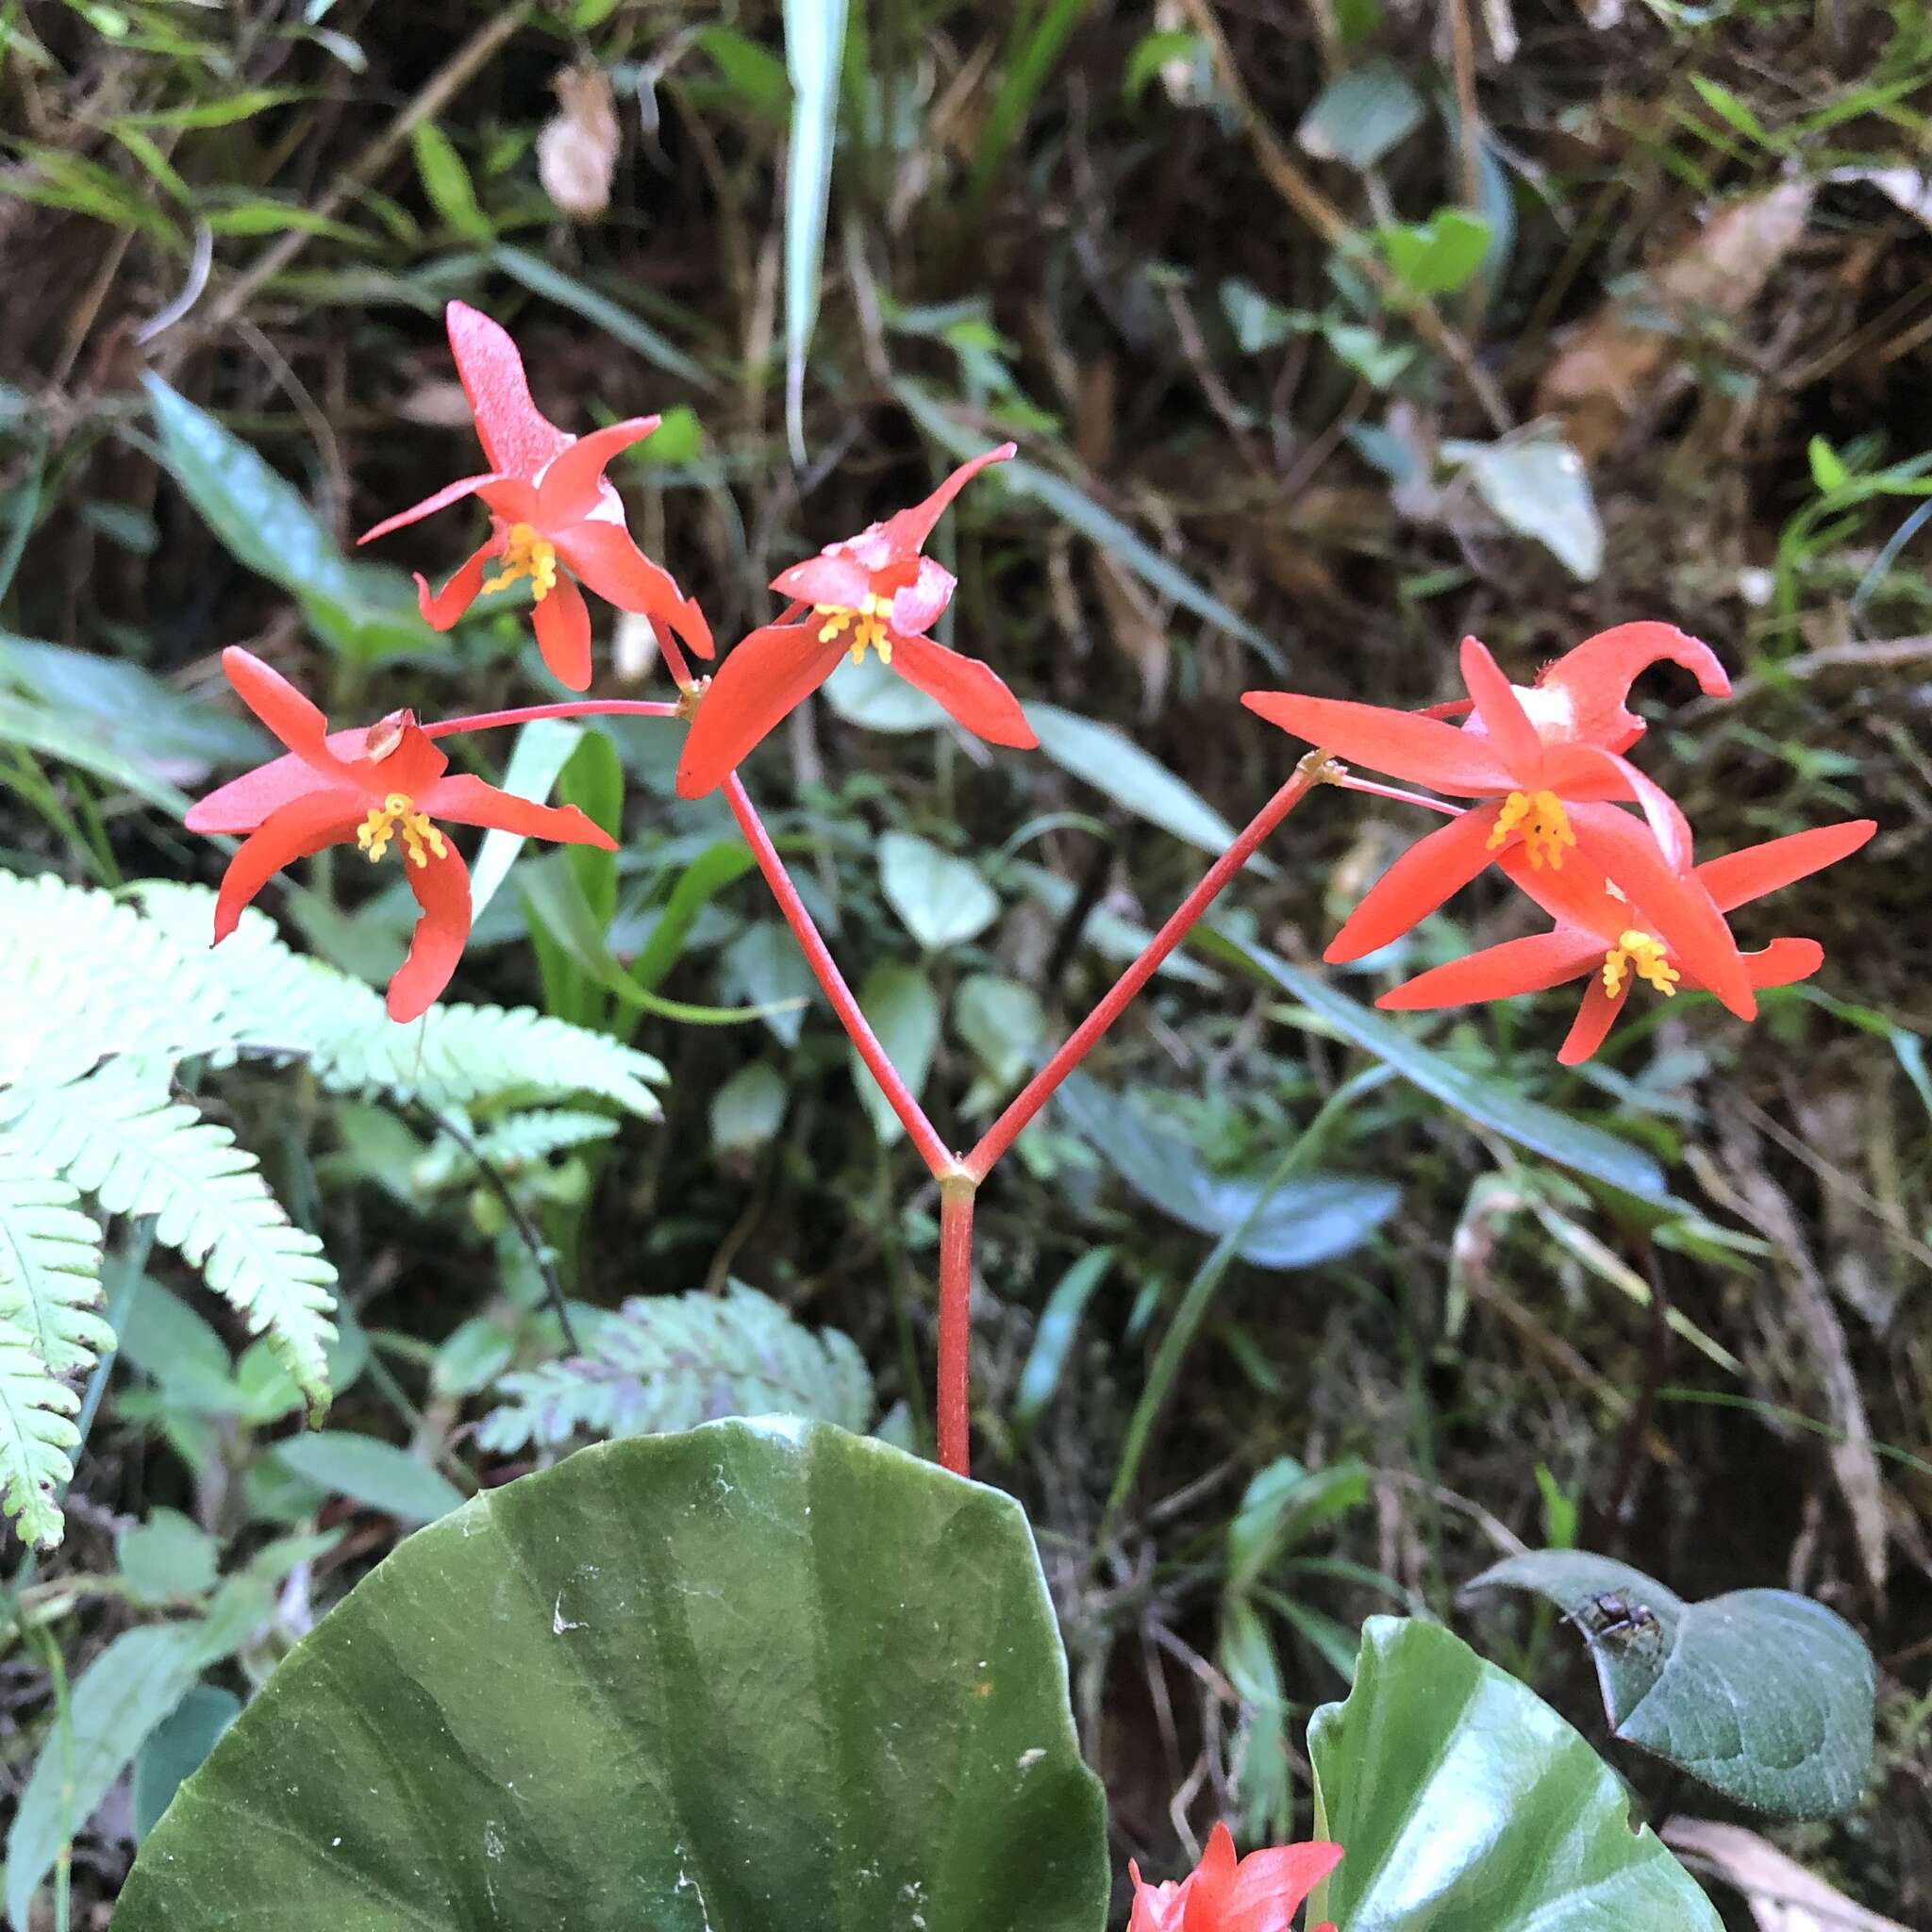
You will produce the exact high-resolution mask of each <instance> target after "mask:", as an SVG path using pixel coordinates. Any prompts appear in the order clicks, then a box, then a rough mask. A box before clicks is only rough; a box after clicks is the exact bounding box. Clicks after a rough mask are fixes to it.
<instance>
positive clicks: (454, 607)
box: [416, 537, 503, 630]
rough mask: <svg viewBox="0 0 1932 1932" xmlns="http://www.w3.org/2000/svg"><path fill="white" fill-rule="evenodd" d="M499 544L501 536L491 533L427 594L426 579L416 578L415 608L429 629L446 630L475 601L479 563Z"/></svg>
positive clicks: (480, 581)
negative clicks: (493, 535) (436, 588)
mask: <svg viewBox="0 0 1932 1932" xmlns="http://www.w3.org/2000/svg"><path fill="white" fill-rule="evenodd" d="M502 548H503V539H502V538H501V537H492V538H491V540H490V541H489V542H487V543H486V544H484V546H483V547H482V549H480V550H478V551H475V553H473V554H472V555H471V556H470V557H469V558H467V559H466V560H465V562H464V563H463V565H462V567H461V568H460V569H459V570H458V572H457V574H456V575H455V576H453V577H451V578H450V580H449V582H448V583H446V584H445V585H443V587H442V589H441V590H440V591H437V592H436V593H435V594H434V595H431V593H430V590H429V585H428V582H427V580H426V579H425V578H424V577H423V576H421V575H418V576H417V578H416V608H418V609H419V610H421V611H422V613H423V621H424V622H425V624H426V625H429V627H430V628H431V629H432V630H448V629H449V628H450V627H451V625H454V624H455V623H456V621H457V619H458V618H459V617H460V616H461V615H462V614H463V612H464V611H466V610H467V609H468V608H470V606H471V605H472V604H474V603H475V601H476V593H477V592H478V591H481V590H482V588H483V566H484V565H485V564H486V563H488V562H489V561H490V559H491V558H492V557H494V556H496V555H497V553H498V552H499V551H501V550H502Z"/></svg>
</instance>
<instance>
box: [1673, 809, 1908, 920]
mask: <svg viewBox="0 0 1932 1932" xmlns="http://www.w3.org/2000/svg"><path fill="white" fill-rule="evenodd" d="M1877 829H1878V821H1877V820H1876V819H1847V820H1846V821H1845V822H1844V823H1843V824H1838V825H1814V826H1813V827H1812V828H1811V829H1810V830H1809V831H1807V832H1793V833H1791V834H1790V837H1789V838H1785V839H1769V840H1767V841H1765V842H1764V843H1763V844H1762V845H1747V846H1745V847H1744V849H1743V850H1742V851H1741V852H1726V853H1725V854H1724V857H1723V858H1712V859H1707V860H1706V861H1705V863H1704V864H1702V865H1700V866H1699V867H1698V868H1697V882H1698V884H1699V885H1701V886H1702V887H1703V888H1704V890H1705V891H1707V892H1708V893H1709V894H1710V896H1711V897H1712V899H1714V900H1715V901H1716V902H1717V908H1718V910H1719V911H1720V912H1728V911H1729V910H1730V909H1731V908H1732V907H1734V906H1742V905H1743V904H1745V902H1746V901H1747V900H1751V899H1761V898H1763V897H1764V895H1765V894H1766V893H1767V892H1775V891H1778V890H1779V889H1780V888H1781V887H1784V886H1789V885H1790V884H1791V883H1792V882H1793V881H1794V880H1797V879H1802V878H1805V877H1807V876H1808V875H1809V874H1812V873H1814V872H1820V871H1822V870H1823V869H1824V867H1825V866H1827V865H1836V864H1837V863H1838V861H1839V860H1840V858H1850V857H1851V855H1852V854H1853V853H1854V852H1856V851H1857V849H1858V847H1859V846H1861V845H1862V844H1863V843H1864V842H1865V841H1866V840H1867V839H1869V838H1870V837H1871V836H1872V835H1873V833H1874V832H1875V831H1876V830H1877Z"/></svg>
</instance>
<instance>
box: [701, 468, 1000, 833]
mask: <svg viewBox="0 0 1932 1932" xmlns="http://www.w3.org/2000/svg"><path fill="white" fill-rule="evenodd" d="M1012 454H1013V445H1012V444H1011V443H1010V442H1006V443H1002V444H1001V445H1000V446H999V448H998V449H991V450H988V451H987V452H986V454H985V455H984V456H978V457H974V458H973V460H972V461H971V462H970V463H962V464H960V466H959V467H958V469H957V470H955V471H954V472H953V474H952V475H950V476H948V477H947V478H946V480H945V481H944V482H943V483H941V485H940V487H939V488H938V489H937V490H935V491H933V493H932V494H931V495H930V496H928V497H927V498H926V499H925V501H924V503H921V504H918V505H915V506H914V507H913V508H911V509H902V510H900V511H899V512H898V514H897V515H896V516H892V517H889V518H888V519H887V520H886V521H885V522H884V523H882V524H874V525H872V527H871V528H870V529H868V530H864V531H861V532H860V533H859V535H858V536H857V537H848V538H846V539H844V540H843V541H841V542H838V543H830V544H827V545H826V546H825V548H824V551H822V552H821V553H820V554H819V555H818V556H817V557H813V558H808V559H807V560H806V561H805V562H804V563H794V564H793V565H792V566H791V569H790V570H785V571H780V572H779V574H778V575H776V576H775V577H774V578H773V579H772V588H773V590H774V591H778V592H780V594H781V595H784V596H787V597H790V598H791V599H792V600H793V604H794V607H795V606H797V605H809V606H810V607H811V614H810V615H809V616H808V617H807V618H805V619H804V620H803V621H802V622H800V621H796V619H795V616H794V613H791V612H788V613H787V616H786V618H785V619H784V620H782V621H780V622H779V623H777V624H768V625H763V626H761V627H760V628H759V629H758V630H755V631H753V632H752V633H751V634H750V635H749V636H748V637H746V638H744V639H743V640H742V641H741V642H740V643H739V644H738V645H737V647H736V648H735V649H734V650H733V651H732V652H731V654H730V655H729V656H728V657H727V658H725V659H724V668H723V669H722V670H720V671H719V673H718V675H717V676H716V677H714V678H713V679H712V680H711V684H710V688H709V689H708V691H706V692H705V695H704V697H703V698H702V700H700V702H699V704H698V708H697V715H696V717H695V718H694V719H693V720H692V721H691V735H690V737H689V738H688V739H687V740H686V741H685V746H684V756H683V757H682V758H680V759H679V760H678V764H677V791H678V795H679V796H680V797H682V798H701V797H703V796H704V794H705V793H706V792H708V791H715V790H716V788H717V787H718V786H719V785H721V784H723V783H724V779H725V777H726V776H727V775H728V774H730V773H731V772H732V771H733V770H734V769H735V768H736V766H737V765H738V763H739V761H740V760H741V758H743V757H744V756H745V754H746V753H747V752H749V751H750V750H751V749H752V747H753V746H754V745H756V744H757V743H758V741H759V740H760V739H761V738H763V737H764V736H765V734H766V733H767V732H768V731H770V730H771V729H772V727H773V726H774V724H777V723H778V721H779V720H780V719H781V718H783V717H784V716H785V714H786V713H787V712H788V711H790V710H791V709H792V708H794V707H795V706H797V705H800V704H802V703H803V702H804V701H805V700H806V698H808V696H809V695H810V694H811V693H812V692H813V691H816V690H817V689H818V688H819V686H820V685H822V684H823V683H824V681H825V679H826V678H828V677H829V676H831V675H832V673H833V672H834V671H836V670H837V669H838V666H839V659H840V658H842V657H843V656H844V655H845V654H846V652H848V651H849V652H850V653H851V654H852V657H853V659H854V661H855V662H857V661H858V659H859V658H863V657H864V656H865V654H866V652H867V651H868V650H874V651H876V652H877V653H878V656H879V662H880V663H881V664H884V665H887V666H889V667H890V668H891V670H893V671H896V672H897V673H898V674H899V675H900V676H901V677H903V678H904V679H905V680H906V681H907V682H908V684H911V685H916V686H917V687H918V688H919V690H921V691H924V693H925V694H926V696H928V697H929V698H932V699H933V700H934V701H935V702H936V703H938V704H940V705H941V706H942V707H943V708H944V709H945V710H946V712H947V713H948V714H949V715H950V716H951V717H952V718H953V719H955V720H956V721H957V722H958V724H963V725H964V726H965V727H966V729H967V730H968V731H971V732H973V733H974V735H975V736H977V737H980V738H984V739H986V740H988V741H990V742H991V743H993V744H1008V745H1013V746H1015V747H1017V748H1018V749H1020V750H1023V751H1029V750H1031V749H1032V748H1033V746H1034V745H1036V744H1037V743H1038V742H1039V740H1038V739H1036V738H1035V737H1034V735H1033V728H1032V726H1031V725H1029V724H1027V723H1026V719H1025V714H1024V712H1023V711H1022V710H1021V709H1020V702H1019V700H1018V699H1017V698H1016V697H1014V695H1013V693H1012V692H1011V691H1008V689H1007V687H1006V685H1005V684H1004V683H1003V682H1002V681H1001V680H1000V677H999V675H997V673H995V672H994V671H993V670H992V669H991V666H989V665H986V664H982V663H981V662H980V661H979V660H978V659H977V658H965V657H961V656H960V655H959V654H958V652H957V651H949V650H947V649H946V648H945V646H944V645H943V644H936V643H934V642H933V641H932V640H931V639H930V638H928V637H927V636H926V635H925V633H926V632H927V631H929V630H930V629H931V628H932V627H933V625H935V624H936V623H937V622H938V621H939V616H940V613H941V611H942V610H944V608H946V606H947V604H949V603H950V602H951V601H952V596H953V591H954V577H953V574H952V572H950V571H949V570H947V569H945V568H944V566H943V565H941V564H938V563H935V562H934V561H933V560H932V558H929V557H926V556H924V554H923V552H924V544H925V541H926V539H927V538H928V537H930V536H931V535H932V532H933V525H935V524H937V523H938V522H939V520H940V517H941V514H942V513H943V512H944V510H945V508H946V507H947V506H948V505H949V504H950V503H951V502H952V500H953V499H954V497H956V496H957V495H958V493H959V491H961V489H963V488H964V487H965V485H966V484H967V483H968V482H969V481H970V480H971V479H972V478H973V477H974V476H975V475H978V474H979V472H980V471H981V470H983V469H985V468H986V466H987V465H988V464H989V463H1003V462H1005V461H1006V460H1007V458H1008V457H1010V456H1011V455H1012Z"/></svg>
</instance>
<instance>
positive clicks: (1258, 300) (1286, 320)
mask: <svg viewBox="0 0 1932 1932" xmlns="http://www.w3.org/2000/svg"><path fill="white" fill-rule="evenodd" d="M1220 292H1221V312H1222V313H1223V314H1224V316H1226V317H1227V325H1228V327H1229V328H1231V329H1233V331H1234V341H1235V347H1236V348H1238V349H1239V350H1240V351H1241V354H1242V355H1243V356H1255V355H1258V354H1259V353H1260V352H1261V351H1262V350H1263V349H1278V348H1279V347H1280V346H1281V344H1282V343H1283V342H1285V341H1287V340H1288V339H1289V337H1290V336H1291V335H1293V334H1294V333H1295V331H1296V329H1297V327H1299V326H1302V325H1305V323H1306V318H1297V317H1296V315H1295V313H1294V311H1293V310H1292V309H1288V308H1283V307H1282V306H1281V304H1280V303H1278V302H1276V301H1274V300H1273V299H1272V298H1271V297H1269V296H1267V295H1264V294H1263V293H1262V292H1261V291H1260V290H1259V289H1257V288H1256V286H1255V285H1254V283H1253V282H1244V281H1242V280H1241V278H1240V276H1238V275H1230V276H1228V278H1227V279H1226V280H1225V281H1224V282H1223V283H1222V285H1221V291H1220Z"/></svg>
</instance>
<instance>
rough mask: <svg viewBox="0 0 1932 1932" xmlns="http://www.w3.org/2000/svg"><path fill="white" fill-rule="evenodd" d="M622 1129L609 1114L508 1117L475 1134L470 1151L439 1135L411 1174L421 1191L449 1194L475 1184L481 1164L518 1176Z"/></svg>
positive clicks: (562, 1111)
mask: <svg viewBox="0 0 1932 1932" xmlns="http://www.w3.org/2000/svg"><path fill="white" fill-rule="evenodd" d="M444 1119H445V1120H446V1121H447V1120H448V1119H449V1117H448V1116H444ZM619 1125H620V1123H619V1122H617V1121H616V1120H614V1119H612V1118H611V1116H610V1115H609V1114H608V1113H581V1112H577V1111H575V1110H574V1109H572V1108H561V1107H559V1108H537V1109H535V1110H534V1111H532V1112H529V1113H512V1114H508V1115H506V1116H505V1117H504V1118H503V1119H502V1120H500V1121H497V1122H495V1123H494V1124H492V1125H491V1126H490V1127H489V1128H488V1129H486V1130H484V1131H482V1132H479V1133H472V1134H470V1135H469V1136H468V1137H467V1138H468V1140H469V1143H470V1144H469V1145H468V1146H464V1145H462V1144H461V1143H459V1142H458V1139H457V1137H456V1135H455V1133H453V1132H449V1131H445V1132H444V1133H442V1134H441V1135H439V1136H438V1137H437V1140H436V1142H435V1145H434V1146H433V1147H431V1149H430V1150H429V1152H428V1153H427V1154H425V1156H424V1157H423V1158H422V1159H421V1160H419V1161H418V1162H416V1164H415V1165H414V1167H413V1168H412V1170H411V1174H410V1178H411V1179H412V1181H413V1182H414V1183H415V1185H416V1186H417V1187H419V1188H426V1189H430V1190H435V1189H439V1188H447V1187H450V1186H453V1185H454V1184H455V1183H457V1182H458V1181H468V1180H470V1179H472V1178H474V1176H475V1173H476V1163H477V1161H478V1160H479V1159H480V1160H482V1161H484V1162H486V1163H487V1164H488V1165H489V1166H491V1167H493V1168H495V1169H496V1170H497V1172H498V1173H499V1174H517V1173H519V1172H521V1171H523V1170H525V1169H528V1168H532V1167H541V1165H542V1164H543V1162H544V1161H546V1160H548V1159H549V1158H551V1156H552V1155H556V1154H568V1153H569V1152H570V1151H571V1150H572V1149H573V1148H575V1147H587V1146H589V1145H590V1144H591V1142H592V1141H608V1140H609V1139H610V1138H611V1137H612V1136H613V1135H614V1134H615V1133H616V1132H617V1130H618V1127H619Z"/></svg>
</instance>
